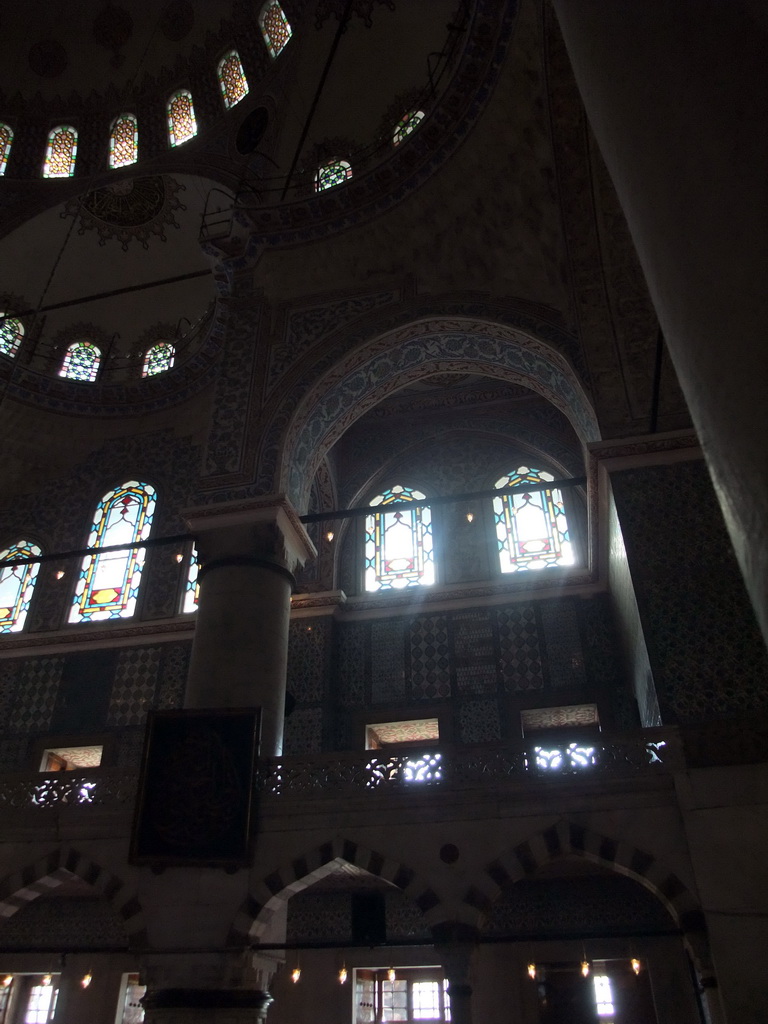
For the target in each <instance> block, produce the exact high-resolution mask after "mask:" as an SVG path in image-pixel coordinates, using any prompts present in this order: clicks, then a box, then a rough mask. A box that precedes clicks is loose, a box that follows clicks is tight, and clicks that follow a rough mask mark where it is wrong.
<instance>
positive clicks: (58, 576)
mask: <svg viewBox="0 0 768 1024" xmlns="http://www.w3.org/2000/svg"><path fill="white" fill-rule="evenodd" d="M56 579H57V580H63V579H64V570H63V569H58V570H57V572H56Z"/></svg>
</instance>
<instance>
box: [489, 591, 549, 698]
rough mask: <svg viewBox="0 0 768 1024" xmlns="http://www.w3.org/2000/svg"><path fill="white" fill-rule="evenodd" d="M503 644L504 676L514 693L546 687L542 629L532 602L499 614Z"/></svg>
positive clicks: (502, 671) (502, 668)
mask: <svg viewBox="0 0 768 1024" xmlns="http://www.w3.org/2000/svg"><path fill="white" fill-rule="evenodd" d="M496 615H497V622H498V626H499V638H500V644H501V664H500V667H501V675H502V679H503V682H504V685H505V687H506V689H507V690H509V691H511V692H525V691H527V690H541V689H542V688H543V686H544V676H543V672H542V662H541V649H540V647H539V630H538V625H537V622H536V611H535V609H534V608H533V606H532V605H515V606H513V607H510V608H504V609H500V610H499V611H498V612H497V613H496Z"/></svg>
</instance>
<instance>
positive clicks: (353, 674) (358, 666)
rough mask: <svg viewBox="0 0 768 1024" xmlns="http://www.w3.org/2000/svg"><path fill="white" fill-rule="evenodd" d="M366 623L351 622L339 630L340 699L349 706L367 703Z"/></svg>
mask: <svg viewBox="0 0 768 1024" xmlns="http://www.w3.org/2000/svg"><path fill="white" fill-rule="evenodd" d="M366 633H367V626H366V624H365V623H362V622H360V623H358V622H354V623H349V625H345V626H343V627H342V628H341V629H340V630H339V637H338V680H339V683H338V687H339V700H340V701H341V703H342V704H344V705H346V706H347V707H359V706H361V705H363V704H365V680H366V671H365V638H366Z"/></svg>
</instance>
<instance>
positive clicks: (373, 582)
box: [365, 484, 435, 592]
mask: <svg viewBox="0 0 768 1024" xmlns="http://www.w3.org/2000/svg"><path fill="white" fill-rule="evenodd" d="M424 498H425V495H424V494H422V493H421V491H416V490H413V489H412V488H410V487H402V486H401V485H399V484H398V485H397V486H395V487H390V488H389V490H388V491H384V493H383V494H378V495H377V496H376V497H375V498H374V499H373V501H372V502H371V505H372V506H377V507H378V506H385V505H392V504H394V503H395V502H417V501H423V500H424ZM434 582H435V562H434V558H433V556H432V512H431V510H430V509H429V508H428V507H427V506H426V505H424V506H421V507H418V508H404V509H397V510H396V511H394V512H377V513H375V514H373V515H369V516H366V517H365V589H366V590H367V591H369V592H371V591H377V590H401V589H403V588H404V587H418V586H429V585H430V584H432V583H434Z"/></svg>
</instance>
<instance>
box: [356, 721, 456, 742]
mask: <svg viewBox="0 0 768 1024" xmlns="http://www.w3.org/2000/svg"><path fill="white" fill-rule="evenodd" d="M439 739H440V726H439V724H438V720H437V719H436V718H416V719H411V720H410V721H407V722H377V723H375V724H371V725H366V727H365V749H366V750H384V749H388V748H392V747H397V748H399V749H407V748H409V747H411V746H412V745H417V746H423V745H424V744H425V743H426V744H432V743H436V742H437V741H438V740H439Z"/></svg>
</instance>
